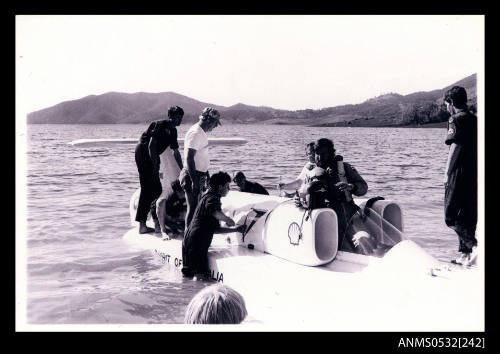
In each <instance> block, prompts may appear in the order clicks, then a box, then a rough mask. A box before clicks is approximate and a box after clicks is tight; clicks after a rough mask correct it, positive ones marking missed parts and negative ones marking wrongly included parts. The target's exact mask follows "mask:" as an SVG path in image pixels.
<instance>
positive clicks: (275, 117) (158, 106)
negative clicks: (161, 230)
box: [27, 74, 477, 127]
mask: <svg viewBox="0 0 500 354" xmlns="http://www.w3.org/2000/svg"><path fill="white" fill-rule="evenodd" d="M454 85H459V86H463V87H464V88H465V89H466V90H467V94H468V98H469V106H470V107H471V109H472V110H473V111H475V108H476V105H477V103H476V101H477V98H476V92H477V87H476V74H473V75H471V76H468V77H466V78H464V79H462V80H460V81H458V82H456V83H453V84H451V85H449V86H447V87H444V88H442V89H436V90H433V91H427V92H415V93H411V94H409V95H405V96H403V95H400V94H397V93H388V94H383V95H380V96H378V97H374V98H371V99H369V100H367V101H365V102H363V103H360V104H354V105H353V104H350V105H342V106H336V107H327V108H323V109H319V110H313V109H305V110H297V111H287V110H280V109H274V108H271V107H264V106H261V107H256V106H249V105H245V104H243V103H238V104H235V105H233V106H230V107H224V106H219V105H215V104H212V103H206V102H200V101H197V100H195V99H192V98H189V97H187V96H183V95H179V94H177V93H174V92H162V93H145V92H139V93H132V94H129V93H118V92H109V93H106V94H103V95H98V96H96V95H91V96H87V97H84V98H81V99H78V100H74V101H66V102H62V103H60V104H57V105H55V106H53V107H49V108H45V109H42V110H39V111H36V112H32V113H30V114H28V117H27V121H28V123H30V124H36V123H65V124H99V123H106V124H113V123H118V124H120V123H147V122H150V121H153V120H156V119H162V118H165V117H166V112H167V110H168V107H170V106H172V105H178V106H181V107H182V108H183V109H184V112H185V116H184V120H183V122H184V123H191V122H195V121H196V120H197V117H198V116H199V114H200V112H201V111H202V109H203V108H204V107H207V106H211V107H214V108H217V109H219V110H220V112H221V116H222V118H223V120H224V121H225V122H228V123H248V124H252V123H260V124H299V125H309V126H367V127H375V126H413V125H415V126H418V125H425V124H436V123H439V122H444V121H446V120H447V119H448V113H447V112H446V111H445V110H444V104H443V101H442V97H443V94H444V92H445V91H446V90H448V89H449V88H451V87H452V86H454Z"/></svg>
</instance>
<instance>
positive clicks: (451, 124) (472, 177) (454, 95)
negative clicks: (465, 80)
mask: <svg viewBox="0 0 500 354" xmlns="http://www.w3.org/2000/svg"><path fill="white" fill-rule="evenodd" d="M444 102H445V104H446V108H447V110H448V112H449V113H450V114H451V117H450V118H449V120H448V134H447V135H446V140H445V144H447V145H450V150H449V152H448V161H447V162H446V170H445V174H444V184H445V199H444V211H445V222H446V225H447V226H448V227H450V228H452V229H453V230H455V232H456V233H457V235H458V240H459V248H458V251H459V252H460V253H461V255H460V257H458V258H457V259H455V260H453V261H452V262H453V263H456V264H462V265H467V266H468V265H471V264H473V263H474V262H475V258H476V252H475V250H476V246H477V240H476V235H475V234H476V223H477V117H476V116H475V115H474V114H472V113H471V112H469V110H468V108H467V93H466V91H465V89H464V88H463V87H460V86H454V87H452V88H451V89H449V90H448V91H447V92H446V93H445V95H444Z"/></svg>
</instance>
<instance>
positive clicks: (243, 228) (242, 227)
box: [235, 224, 247, 234]
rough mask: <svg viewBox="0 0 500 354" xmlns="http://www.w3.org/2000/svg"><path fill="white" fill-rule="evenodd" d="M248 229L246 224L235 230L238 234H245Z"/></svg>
mask: <svg viewBox="0 0 500 354" xmlns="http://www.w3.org/2000/svg"><path fill="white" fill-rule="evenodd" d="M246 228H247V226H246V225H245V224H243V225H239V226H237V227H236V229H235V230H236V232H239V233H241V234H242V233H244V232H245V230H246Z"/></svg>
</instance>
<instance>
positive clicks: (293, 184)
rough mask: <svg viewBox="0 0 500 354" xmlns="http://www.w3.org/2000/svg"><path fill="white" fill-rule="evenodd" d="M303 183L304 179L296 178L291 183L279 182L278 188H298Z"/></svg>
mask: <svg viewBox="0 0 500 354" xmlns="http://www.w3.org/2000/svg"><path fill="white" fill-rule="evenodd" d="M301 184H302V180H300V179H296V180H295V181H292V182H289V183H279V184H278V189H298V188H299V187H300V186H301Z"/></svg>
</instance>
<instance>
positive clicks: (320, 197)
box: [294, 138, 368, 249]
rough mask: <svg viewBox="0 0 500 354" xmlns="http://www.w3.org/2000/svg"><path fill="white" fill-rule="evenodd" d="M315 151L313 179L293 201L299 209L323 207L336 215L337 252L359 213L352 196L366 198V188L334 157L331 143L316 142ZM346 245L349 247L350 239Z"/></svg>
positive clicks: (353, 172) (354, 174) (352, 168)
mask: <svg viewBox="0 0 500 354" xmlns="http://www.w3.org/2000/svg"><path fill="white" fill-rule="evenodd" d="M314 151H315V159H316V165H317V167H316V168H315V169H314V170H313V171H314V177H313V178H312V180H311V182H310V183H308V184H305V185H303V187H302V188H301V190H300V192H299V193H297V194H298V195H297V196H296V197H295V198H294V199H295V202H296V204H297V205H298V206H301V207H306V208H309V209H315V208H325V207H326V208H331V209H333V210H334V211H335V213H336V214H337V220H338V238H339V240H338V248H339V249H341V247H342V241H343V240H344V237H345V235H344V234H345V231H346V228H347V226H348V224H349V220H350V219H351V217H352V216H353V215H354V214H355V213H356V212H357V211H358V209H359V207H358V206H357V205H356V204H355V203H354V201H353V199H352V194H354V195H355V196H358V197H360V196H363V195H365V194H366V192H367V191H368V184H367V183H366V181H365V180H364V179H363V178H362V177H361V175H360V174H359V173H358V171H357V170H356V169H355V168H354V167H353V166H352V165H351V164H349V163H347V162H344V161H343V158H342V156H340V155H336V154H335V148H334V144H333V142H332V141H331V140H330V139H326V138H322V139H319V140H317V141H316V143H315V145H314ZM348 242H349V243H350V244H351V243H352V240H351V238H350V237H348Z"/></svg>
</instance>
